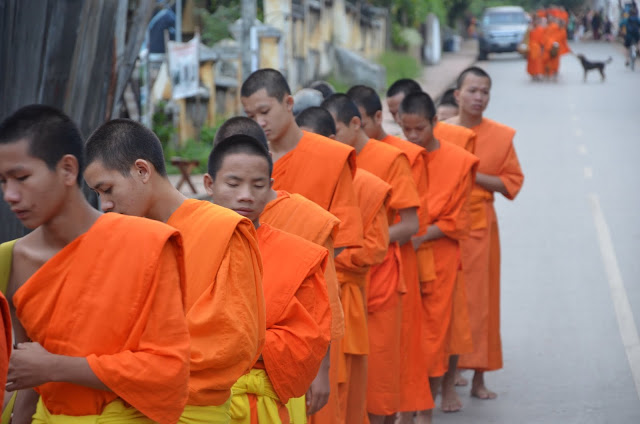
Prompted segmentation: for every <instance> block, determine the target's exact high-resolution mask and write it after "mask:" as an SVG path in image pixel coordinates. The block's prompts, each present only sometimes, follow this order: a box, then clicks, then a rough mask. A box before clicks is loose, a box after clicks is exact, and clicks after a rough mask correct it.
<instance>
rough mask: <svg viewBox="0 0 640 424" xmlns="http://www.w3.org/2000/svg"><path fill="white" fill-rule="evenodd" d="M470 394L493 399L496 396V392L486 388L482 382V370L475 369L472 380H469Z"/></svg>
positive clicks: (479, 397)
mask: <svg viewBox="0 0 640 424" xmlns="http://www.w3.org/2000/svg"><path fill="white" fill-rule="evenodd" d="M471 396H473V397H477V398H478V399H483V400H486V399H495V398H497V397H498V394H497V393H495V392H492V391H491V390H489V389H487V386H486V385H485V384H484V372H482V371H476V372H475V373H474V374H473V381H472V382H471Z"/></svg>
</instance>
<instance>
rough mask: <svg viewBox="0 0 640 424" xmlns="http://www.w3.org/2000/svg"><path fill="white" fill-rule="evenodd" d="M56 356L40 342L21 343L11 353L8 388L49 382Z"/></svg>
mask: <svg viewBox="0 0 640 424" xmlns="http://www.w3.org/2000/svg"><path fill="white" fill-rule="evenodd" d="M55 356H56V355H54V354H53V353H50V352H48V351H47V350H46V349H45V348H43V347H42V346H41V345H40V343H32V342H29V343H19V344H18V345H17V346H16V348H15V349H14V350H13V352H12V353H11V359H10V361H9V373H8V374H7V386H6V390H7V391H9V392H13V391H16V390H22V389H28V388H31V387H37V386H40V385H41V384H44V383H48V382H49V381H50V379H49V377H48V375H49V372H50V371H51V370H52V369H53V367H54V360H55Z"/></svg>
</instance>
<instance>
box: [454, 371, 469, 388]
mask: <svg viewBox="0 0 640 424" xmlns="http://www.w3.org/2000/svg"><path fill="white" fill-rule="evenodd" d="M468 385H469V380H467V379H466V378H464V377H463V376H462V373H461V372H460V370H456V386H458V387H464V386H468Z"/></svg>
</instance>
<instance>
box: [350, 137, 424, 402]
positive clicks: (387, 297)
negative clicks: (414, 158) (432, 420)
mask: <svg viewBox="0 0 640 424" xmlns="http://www.w3.org/2000/svg"><path fill="white" fill-rule="evenodd" d="M357 160H358V167H359V168H362V169H364V170H366V171H369V172H371V173H372V174H374V175H376V176H377V177H379V178H381V179H382V180H383V181H385V182H387V183H388V184H389V185H390V186H391V198H390V199H389V204H388V207H387V217H388V219H389V225H390V226H391V225H393V223H394V222H395V220H396V215H397V213H398V211H399V210H400V209H407V208H418V207H419V206H420V198H419V195H418V191H417V188H416V184H415V182H414V180H413V174H412V171H411V166H410V164H409V160H408V159H407V156H406V155H405V154H404V153H403V152H402V150H400V149H398V148H395V147H393V146H391V145H389V144H387V143H383V142H380V141H377V140H369V141H368V142H367V144H366V145H365V146H364V148H363V149H362V150H361V151H360V152H359V153H358V158H357ZM406 245H407V246H408V247H405V249H406V255H407V257H408V258H410V261H406V260H404V261H403V259H402V258H403V257H402V256H401V255H402V254H401V253H400V246H399V245H398V243H392V244H391V245H390V246H389V251H388V253H387V255H386V258H385V260H384V262H383V263H382V264H380V265H377V266H375V267H373V268H372V270H371V284H370V287H369V294H368V306H369V344H370V353H369V374H368V379H369V383H368V384H367V410H368V412H369V413H372V414H376V415H390V414H393V413H395V412H398V411H400V407H401V396H400V392H401V388H402V385H401V383H406V384H409V383H410V382H408V381H402V379H401V375H402V372H403V371H402V370H403V368H405V367H411V366H413V365H414V364H413V363H411V362H410V361H406V360H403V359H402V358H403V357H402V355H401V354H400V349H398V346H401V342H402V337H401V335H402V321H403V320H402V306H403V304H404V303H405V300H404V299H403V295H404V296H408V297H409V302H411V300H413V299H416V300H419V279H418V264H417V259H416V256H415V252H414V250H413V247H412V246H411V243H407V244H406ZM405 264H406V266H405ZM412 310H413V309H412ZM418 310H419V309H418ZM414 321H415V325H418V323H419V322H420V320H419V319H417V320H414ZM415 334H419V333H414V337H416V338H417V339H418V340H419V338H420V336H419V335H418V336H415ZM407 345H408V346H410V347H411V348H414V349H415V351H416V352H419V351H420V347H421V343H419V342H416V343H413V344H412V343H409V342H407ZM412 356H413V355H412ZM423 368H425V369H426V367H423ZM398 370H400V372H398ZM419 383H424V381H422V382H417V383H416V388H422V387H423V384H419ZM426 393H428V392H426ZM416 399H417V396H416ZM421 400H422V399H421ZM423 402H427V401H424V400H423Z"/></svg>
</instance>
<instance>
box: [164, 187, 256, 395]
mask: <svg viewBox="0 0 640 424" xmlns="http://www.w3.org/2000/svg"><path fill="white" fill-rule="evenodd" d="M167 224H169V225H171V226H172V227H174V228H176V229H177V230H179V231H180V233H181V234H182V240H183V243H184V252H185V269H186V273H187V284H186V302H185V307H186V311H187V323H188V325H189V334H190V335H191V366H190V369H191V372H190V377H189V399H188V401H187V404H188V405H192V406H212V405H224V404H225V402H226V400H227V399H228V398H229V397H230V396H231V387H232V386H233V384H234V383H235V382H236V380H238V378H239V377H240V376H241V375H243V374H245V373H246V372H247V370H248V369H249V368H251V366H252V365H253V363H254V362H255V360H256V359H257V357H258V356H259V355H260V351H261V350H262V345H263V344H264V338H265V306H264V295H263V290H262V261H261V260H260V251H259V249H258V242H257V240H256V231H255V228H254V226H253V223H252V222H251V221H250V220H248V219H247V218H243V217H242V216H240V215H238V214H237V213H235V212H233V211H232V210H229V209H227V208H224V207H221V206H218V205H214V204H213V203H210V202H207V201H204V200H196V199H187V200H185V201H184V202H183V203H182V205H181V206H180V207H179V208H178V209H176V211H175V212H173V214H171V216H170V217H169V220H168V221H167Z"/></svg>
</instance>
